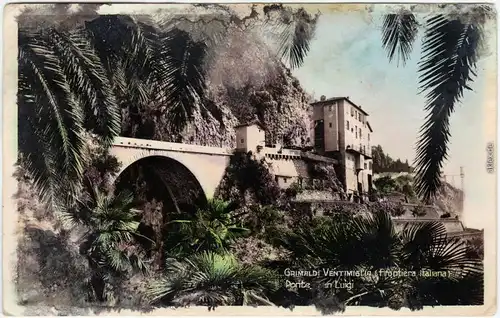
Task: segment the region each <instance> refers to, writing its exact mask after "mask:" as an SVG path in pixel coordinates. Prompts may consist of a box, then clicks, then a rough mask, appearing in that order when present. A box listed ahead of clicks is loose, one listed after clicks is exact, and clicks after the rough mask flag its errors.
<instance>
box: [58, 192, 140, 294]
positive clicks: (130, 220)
mask: <svg viewBox="0 0 500 318" xmlns="http://www.w3.org/2000/svg"><path fill="white" fill-rule="evenodd" d="M89 188H90V191H88V192H86V193H84V194H83V195H82V196H81V197H80V198H79V200H78V201H77V203H76V204H74V205H72V206H70V207H69V208H68V209H67V210H66V211H62V212H60V214H59V217H60V218H61V220H62V221H63V223H64V224H65V225H66V226H83V228H85V229H86V233H85V234H84V235H83V236H82V237H81V238H80V239H79V241H80V242H82V243H81V244H80V253H81V254H82V255H85V256H86V257H87V260H88V262H89V265H90V268H91V270H92V275H91V278H90V287H92V288H91V290H92V292H93V293H95V294H96V295H95V296H96V298H97V299H98V300H100V301H104V300H106V299H107V296H108V295H107V293H106V289H107V287H109V284H110V282H111V280H112V279H114V278H120V277H123V276H124V275H125V276H126V275H127V274H130V273H132V272H135V271H141V272H143V273H146V272H147V271H148V266H147V263H146V262H145V253H144V251H143V250H142V249H141V247H140V245H139V243H138V238H139V237H140V236H141V235H140V234H139V231H138V227H139V222H138V219H139V214H138V213H139V211H138V210H136V209H134V208H133V207H134V201H133V197H132V195H131V194H129V193H125V192H122V193H120V194H118V195H116V196H113V195H106V194H104V193H102V192H100V191H99V190H97V188H95V187H90V186H89Z"/></svg>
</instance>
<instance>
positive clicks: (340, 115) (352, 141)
mask: <svg viewBox="0 0 500 318" xmlns="http://www.w3.org/2000/svg"><path fill="white" fill-rule="evenodd" d="M368 117H369V115H368V113H367V112H366V111H365V110H363V109H362V108H361V106H359V105H356V104H355V103H354V102H352V101H351V100H350V99H349V97H333V98H328V99H327V98H326V97H325V96H321V99H320V101H317V102H314V103H312V104H311V123H312V125H313V126H312V127H311V140H312V141H313V143H314V148H315V149H316V152H317V153H319V154H321V155H323V156H327V157H330V158H334V159H336V160H338V162H339V164H338V165H337V167H336V171H337V175H338V177H339V179H340V180H341V182H342V183H343V184H344V187H345V191H346V193H347V194H348V195H349V194H360V193H361V194H362V195H363V196H368V195H369V194H370V192H371V189H372V178H373V171H372V154H371V139H372V134H373V129H372V127H371V126H370V123H369V120H368Z"/></svg>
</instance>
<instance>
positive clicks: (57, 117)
mask: <svg viewBox="0 0 500 318" xmlns="http://www.w3.org/2000/svg"><path fill="white" fill-rule="evenodd" d="M18 61H19V81H18V86H19V89H18V115H19V128H18V132H19V141H18V142H19V152H20V159H21V160H20V163H21V164H22V165H24V166H25V168H26V169H27V171H28V173H29V174H30V176H31V177H32V178H33V180H34V185H35V187H36V188H37V189H38V190H39V192H40V196H41V198H42V199H44V200H49V201H52V200H56V199H58V196H57V194H59V193H61V191H63V192H64V193H67V192H71V193H76V192H77V185H78V183H79V180H81V178H82V174H83V162H84V161H85V158H84V152H83V149H84V144H85V140H84V139H83V135H82V134H83V132H84V130H85V129H90V131H92V132H95V133H99V135H100V136H101V140H102V142H103V143H104V144H107V145H109V143H110V142H111V140H112V139H113V137H114V136H116V135H117V134H118V133H119V130H120V124H119V119H120V117H119V109H118V105H117V103H116V100H115V99H114V94H113V93H112V91H111V88H110V83H109V80H108V79H107V78H106V77H105V76H103V74H104V69H103V65H102V64H101V62H100V60H99V58H98V57H97V56H96V55H95V52H93V51H92V49H91V46H90V43H89V41H88V39H87V38H86V37H85V36H84V35H82V34H81V33H79V32H75V33H63V32H58V31H56V30H54V29H48V30H39V31H37V32H35V33H32V32H26V31H24V30H23V29H22V27H21V28H20V30H19V54H18ZM77 74H78V76H77ZM75 76H77V77H78V79H75ZM82 101H85V102H82ZM90 123H94V125H90Z"/></svg>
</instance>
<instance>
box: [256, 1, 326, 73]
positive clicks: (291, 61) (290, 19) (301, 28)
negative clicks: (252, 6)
mask: <svg viewBox="0 0 500 318" xmlns="http://www.w3.org/2000/svg"><path fill="white" fill-rule="evenodd" d="M265 14H266V16H267V20H266V24H265V27H266V28H268V29H270V30H272V33H278V56H279V57H280V58H282V59H283V60H284V62H285V63H287V64H288V65H289V66H290V68H292V69H294V68H298V67H300V66H301V65H302V64H303V63H304V59H305V57H306V56H307V53H309V49H310V47H309V43H310V42H311V40H312V39H313V38H314V33H315V29H316V22H317V20H318V17H319V15H315V16H314V17H311V15H310V14H309V13H308V12H307V11H306V10H305V9H304V8H300V9H298V10H295V11H294V10H293V9H291V8H288V7H283V6H275V7H273V9H272V10H270V9H268V10H267V11H265ZM276 15H277V16H276Z"/></svg>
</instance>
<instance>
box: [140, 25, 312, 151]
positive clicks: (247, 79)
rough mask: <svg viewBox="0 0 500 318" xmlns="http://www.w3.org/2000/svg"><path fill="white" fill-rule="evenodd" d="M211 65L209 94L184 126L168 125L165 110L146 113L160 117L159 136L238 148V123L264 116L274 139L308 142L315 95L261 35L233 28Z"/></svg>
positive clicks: (156, 120)
mask: <svg viewBox="0 0 500 318" xmlns="http://www.w3.org/2000/svg"><path fill="white" fill-rule="evenodd" d="M205 68H206V69H205V70H204V72H205V74H206V92H205V99H204V101H203V102H202V103H199V104H198V105H196V107H195V108H194V112H193V115H192V116H191V118H190V120H189V122H188V123H187V125H186V127H185V128H184V129H183V130H182V131H180V132H174V131H172V129H171V128H168V126H169V125H168V123H167V122H166V119H165V118H162V116H161V115H160V116H157V117H156V116H151V117H154V118H144V120H152V121H153V122H154V126H155V132H154V138H155V139H159V140H164V141H176V142H184V143H193V144H194V143H195V144H201V145H208V146H217V147H234V146H235V142H236V140H235V131H234V126H236V125H238V124H241V123H245V122H248V121H251V120H254V119H259V120H260V121H261V123H262V124H263V125H264V126H265V127H266V131H267V133H266V140H267V142H268V143H274V142H276V141H278V140H279V139H280V138H282V141H283V143H284V144H285V145H287V146H291V145H297V146H298V145H306V144H307V143H308V137H309V132H308V130H309V126H310V125H309V114H308V108H309V103H308V101H309V99H310V98H309V96H308V94H307V93H306V92H305V91H304V90H303V89H302V87H301V86H300V83H299V81H298V80H297V79H296V78H295V77H293V76H292V74H291V72H290V70H289V69H288V68H286V67H285V66H284V64H283V63H281V62H280V61H279V60H278V59H277V57H276V56H275V55H274V54H273V53H272V52H271V50H270V49H269V48H268V47H267V46H266V44H264V43H263V42H262V41H261V40H259V37H257V36H256V35H253V34H252V33H242V32H239V31H235V30H233V31H232V34H231V35H229V36H228V37H227V38H226V39H225V41H224V43H223V44H221V45H220V48H219V49H217V51H216V52H213V53H212V54H211V55H210V59H207V62H206V65H205ZM145 117H149V116H145Z"/></svg>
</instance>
